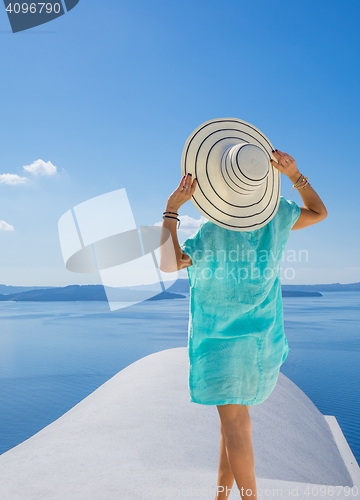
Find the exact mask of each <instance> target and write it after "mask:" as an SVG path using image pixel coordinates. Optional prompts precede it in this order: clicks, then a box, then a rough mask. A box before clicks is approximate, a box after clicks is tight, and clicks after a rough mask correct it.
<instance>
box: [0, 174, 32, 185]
mask: <svg viewBox="0 0 360 500" xmlns="http://www.w3.org/2000/svg"><path fill="white" fill-rule="evenodd" d="M24 182H27V178H26V177H20V176H19V175H17V174H0V183H1V184H10V185H12V186H14V185H15V184H24Z"/></svg>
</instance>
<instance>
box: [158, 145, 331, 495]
mask: <svg viewBox="0 0 360 500" xmlns="http://www.w3.org/2000/svg"><path fill="white" fill-rule="evenodd" d="M271 153H272V155H273V157H274V158H271V159H270V160H269V162H270V164H271V165H272V166H273V167H274V168H275V169H277V170H278V171H279V172H280V173H282V174H284V175H286V176H287V177H288V178H289V179H290V181H291V182H292V183H293V187H295V188H296V189H298V191H299V193H300V195H301V198H302V200H303V203H304V206H303V207H298V205H296V203H294V202H287V201H286V200H285V199H284V198H282V197H281V200H280V204H279V207H278V212H277V213H276V215H275V216H273V219H272V220H271V221H270V222H268V223H267V224H265V225H263V226H262V227H261V228H260V229H258V230H254V231H242V232H236V231H229V230H227V229H225V230H224V229H221V228H220V229H219V228H218V227H217V226H216V225H215V224H213V223H212V222H210V221H209V222H207V223H205V224H203V225H202V227H201V228H200V230H199V231H198V232H197V233H196V235H194V236H192V237H191V238H188V239H187V240H186V242H184V244H182V245H181V246H180V245H179V242H178V239H177V231H176V228H177V222H176V221H177V215H178V210H179V208H180V207H181V206H182V205H183V204H184V203H186V201H188V200H190V199H191V197H192V196H193V195H194V193H195V192H196V188H197V179H192V176H191V174H187V175H186V176H184V177H183V178H182V179H181V181H180V183H179V186H178V187H177V189H176V190H175V191H174V192H173V193H172V194H171V195H170V196H169V198H168V200H167V204H166V209H165V212H164V219H163V232H162V237H161V242H160V243H161V245H162V244H163V243H164V242H165V241H166V240H167V239H168V238H167V236H166V234H169V233H170V234H171V239H172V243H173V245H174V247H173V249H174V251H175V256H173V257H172V256H171V255H170V252H169V251H165V247H166V245H164V247H163V248H161V247H160V261H161V263H160V269H161V270H162V271H165V272H174V271H176V270H180V269H184V268H187V271H188V273H189V281H190V286H191V292H194V293H195V291H196V293H197V294H199V293H200V294H202V295H203V296H205V295H206V293H208V294H209V300H210V301H212V300H214V303H216V301H218V304H220V302H219V300H220V299H219V297H222V296H224V294H225V295H226V297H227V299H226V300H227V302H225V303H224V302H223V303H222V304H223V306H220V307H219V308H218V312H216V310H214V309H209V310H208V311H205V315H204V314H203V315H202V316H201V320H199V321H198V323H195V325H197V326H196V327H194V328H193V326H194V325H192V326H191V328H190V329H189V342H190V341H191V350H189V355H190V365H191V363H192V358H191V356H194V358H193V359H194V360H195V359H196V361H197V362H198V363H199V366H200V360H204V359H205V358H206V360H207V362H208V364H206V365H204V368H203V371H201V370H200V372H199V373H200V375H199V376H198V378H196V380H195V379H194V377H195V374H192V375H191V377H192V379H191V380H192V382H191V383H190V390H191V395H192V398H191V401H192V402H197V403H200V404H216V406H217V409H218V412H219V416H220V459H219V470H218V483H217V496H216V498H215V500H223V499H227V498H228V496H229V494H230V492H231V488H232V487H233V484H234V480H235V482H236V485H237V487H238V488H239V490H240V494H241V496H242V498H253V499H255V500H256V499H257V490H256V479H255V464H254V454H253V448H252V437H251V434H252V427H251V419H250V414H249V409H250V406H251V404H259V403H261V402H262V401H263V400H265V399H266V398H267V397H268V396H269V394H270V393H271V391H272V390H273V388H274V386H275V384H276V379H277V376H278V371H279V368H280V365H281V364H282V363H283V362H284V360H285V358H286V356H287V353H288V351H289V348H288V347H287V343H286V337H285V336H284V334H283V318H282V310H281V307H280V306H279V304H280V302H279V301H281V288H280V281H279V279H278V278H279V276H278V274H277V275H276V277H275V278H274V277H273V276H272V277H270V276H269V274H271V273H269V270H270V271H271V269H272V268H273V269H275V270H276V272H278V268H279V256H277V257H276V259H273V261H272V262H271V263H270V264H269V262H267V263H266V264H267V267H266V269H267V270H268V273H267V277H266V278H264V276H265V273H264V274H263V275H262V276H261V277H260V278H259V279H260V280H262V282H260V281H258V282H257V283H258V284H257V285H256V280H257V277H256V276H255V278H251V277H250V276H249V275H247V277H245V278H244V279H243V281H242V282H239V281H238V282H237V284H236V286H234V287H233V289H234V290H240V291H241V290H242V289H245V288H246V286H245V285H249V286H250V288H249V289H248V291H247V294H246V295H244V294H243V296H242V297H243V299H241V300H242V301H243V303H241V304H240V303H239V302H237V303H236V310H238V309H239V307H240V305H241V306H242V307H243V306H244V307H245V306H246V308H247V309H244V310H246V311H247V313H246V314H243V315H242V317H244V318H245V317H246V318H247V319H246V320H247V321H248V318H249V315H250V320H249V325H254V331H253V333H254V334H253V335H251V332H250V334H246V335H242V334H243V333H244V332H245V331H246V328H245V326H244V325H245V323H236V322H234V321H233V322H232V323H231V322H230V316H229V310H230V311H232V307H233V304H232V303H231V297H232V295H231V294H232V292H233V291H232V290H231V286H229V283H230V282H229V281H227V282H226V286H227V288H224V287H223V288H221V287H222V286H223V282H220V276H221V273H218V274H214V273H213V274H212V275H211V279H208V280H207V281H206V276H207V275H210V267H209V266H207V267H206V265H205V263H204V260H205V257H204V252H203V259H202V261H201V260H200V259H199V258H198V255H197V254H196V251H198V250H199V248H201V249H202V251H206V250H209V248H211V249H212V251H213V254H214V252H215V251H216V250H217V249H218V248H217V247H220V246H221V242H220V240H221V239H222V238H225V237H226V238H228V237H229V238H230V237H231V238H232V239H231V240H229V241H231V242H232V244H233V243H234V242H235V241H241V242H243V245H244V246H246V245H248V246H249V248H250V247H251V245H253V246H254V245H255V246H254V248H256V249H257V251H258V253H259V252H264V251H266V248H265V247H266V246H269V241H272V243H271V244H270V245H276V241H275V240H274V237H275V238H278V239H279V240H280V239H281V238H282V241H283V242H285V243H284V244H286V241H287V237H288V232H289V231H290V230H297V229H302V228H305V227H307V226H310V225H313V224H316V223H318V222H320V221H322V220H324V219H325V218H326V216H327V210H326V208H325V206H324V204H323V202H322V201H321V199H320V197H319V196H318V194H317V193H316V192H315V190H314V189H313V188H312V187H311V185H310V184H309V182H308V178H307V177H304V176H302V175H301V173H300V172H299V170H298V168H297V165H296V162H295V160H294V158H292V157H291V156H290V155H288V154H286V153H284V152H282V151H279V150H272V151H271ZM286 225H287V228H285V229H284V227H285V226H286ZM210 229H211V230H215V231H216V230H219V231H220V230H221V231H222V232H221V233H220V234H221V238H220V239H219V238H218V239H217V240H215V239H214V238H213V237H212V234H214V233H211V232H209V230H210ZM266 234H267V235H268V236H269V235H271V237H272V240H271V239H264V235H266ZM233 238H237V239H233ZM214 242H215V243H214ZM283 246H284V245H283ZM186 250H188V252H189V253H188V254H187V253H186ZM267 250H271V248H267ZM189 254H191V256H190V255H189ZM282 254H283V248H282V251H281V252H280V257H281V255H282ZM258 257H259V256H258ZM209 260H211V259H209ZM213 260H214V259H213ZM259 260H261V259H259ZM240 261H241V267H240V266H239V265H238V270H239V269H240V271H241V270H244V269H245V267H244V264H246V265H247V264H249V263H248V262H245V261H246V257H245V258H244V257H243V256H242V257H241V258H240ZM223 263H224V262H223V261H222V260H221V258H220V257H216V258H215V263H214V262H212V264H211V266H212V267H211V269H212V271H214V270H215V273H216V268H217V269H218V270H219V266H220V265H221V264H223ZM201 266H202V267H201ZM249 266H250V264H249ZM193 268H197V269H198V270H200V269H201V273H199V272H198V274H197V275H196V273H195V270H196V269H195V270H194V269H193ZM249 268H250V267H249ZM263 269H265V267H264V268H263ZM190 270H191V271H190ZM204 270H205V271H206V270H207V272H205V273H204ZM239 274H241V273H239ZM215 275H216V278H215ZM217 278H219V279H217ZM215 282H216V283H215ZM194 283H196V286H194ZM214 283H215V285H214ZM275 283H277V286H274V284H275ZM268 284H269V285H268ZM214 286H215V288H214ZM212 287H213V288H212ZM216 287H218V290H219V292H218V293H217V294H216V295H217V297H216V300H215V299H212V296H213V295H214V290H216ZM256 287H257V288H256ZM249 290H250V292H249ZM251 290H253V291H254V292H253V294H252V292H251ZM259 290H261V291H264V290H265V292H264V293H263V295H262V296H261V301H258V302H256V297H255V296H256V294H257V293H259V294H260V292H259ZM273 290H275V292H274V294H275V295H274V296H273V302H272V304H277V305H276V307H277V308H276V307H275V306H274V307H275V308H274V307H272V308H271V307H268V310H269V311H271V313H270V315H271V314H274V315H277V320H276V321H277V325H278V326H277V328H274V324H275V323H276V322H274V320H273V319H272V318H271V317H269V318H268V320H269V321H268V324H270V323H271V325H272V327H271V328H270V327H264V330H263V331H261V328H260V327H259V323H256V321H255V320H256V317H255V315H253V316H251V315H252V314H253V311H255V309H256V311H257V312H258V316H257V321H258V320H259V319H260V320H261V315H263V316H264V317H265V316H266V314H269V313H267V309H266V307H267V306H269V304H270V302H269V303H267V302H266V299H265V300H263V298H264V297H265V296H266V294H268V293H269V294H271V293H273V292H272V291H273ZM269 291H270V292H269ZM276 294H277V295H276ZM210 295H211V297H210ZM198 296H199V295H198ZM229 297H230V299H229ZM254 297H255V298H254ZM205 303H206V302H205V301H204V302H203V304H202V306H201V309H202V311H201V312H202V313H203V312H204V311H203V309H204V307H205ZM245 303H246V304H245ZM254 304H257V306H256V308H255V307H253V309H251V308H252V305H254ZM197 307H198V306H197V305H196V302H194V303H192V305H191V307H190V316H191V315H193V316H194V317H195V316H196V314H200V312H199V313H197V310H196V308H197ZM209 311H214V312H213V313H210V312H209ZM194 313H195V314H194ZM224 318H225V319H224ZM215 319H216V321H215ZM211 321H213V325H214V332H216V334H214V336H212V331H211V329H209V325H211V324H212V323H211ZM190 322H191V321H190ZM204 322H205V323H206V322H208V325H207V327H208V329H207V332H210V333H209V334H208V338H203V339H202V344H200V343H197V344H196V336H197V334H198V332H200V331H201V328H202V324H203V323H204ZM219 322H220V324H221V327H218V325H219ZM230 323H231V324H232V326H233V325H236V328H237V330H236V328H235V330H234V328H233V329H232V330H226V329H227V328H228V324H230ZM239 325H242V326H241V327H240V326H239ZM250 327H251V326H250ZM266 328H267V329H266ZM236 331H237V332H238V333H239V336H238V337H237V338H236V340H235V339H234V337H233V334H234V332H236ZM224 332H227V334H226V335H224ZM264 332H265V333H266V335H265V333H264ZM199 335H200V334H199ZM220 337H221V342H222V343H220V344H219V343H217V344H216V343H215V342H216V341H218V340H220ZM264 339H266V340H265V341H264ZM263 342H267V344H266V345H265V344H264V343H263ZM235 344H236V345H239V346H240V350H239V349H238V350H236V351H234V346H235ZM212 346H213V347H212ZM219 346H220V347H219ZM258 346H261V348H262V351H261V352H266V349H268V351H267V352H268V353H271V356H273V358H272V357H271V356H270V355H267V357H264V358H263V361H262V363H263V364H262V365H261V368H262V370H261V375H262V376H261V377H260V378H259V377H258V376H257V375H258V373H257V372H256V373H255V371H254V373H253V372H252V371H251V370H254V369H255V368H254V367H255V364H254V363H253V362H252V356H253V355H254V353H255V354H256V353H259V349H258ZM200 347H201V352H200V350H199V349H200ZM275 347H276V349H275ZM257 349H258V351H257ZM271 349H273V350H271ZM275 350H276V352H277V354H276V356H277V358H276V361H275V362H274V363H272V364H271V363H270V360H271V359H275V358H274V353H275ZM234 352H236V355H233V353H234ZM196 353H197V355H198V356H197V358H196V357H195V354H196ZM229 355H231V356H232V357H231V358H230V357H229ZM210 356H212V362H213V364H212V365H211V363H210V361H209V360H210ZM254 359H255V358H254ZM256 359H257V360H258V358H256ZM267 362H268V364H266V363H267ZM229 366H230V368H229ZM209 367H210V368H209ZM239 367H240V368H239ZM196 369H197V370H198V368H196ZM209 370H210V371H209ZM211 370H212V371H211ZM231 370H232V371H231ZM234 370H242V372H240V371H237V372H236V377H235V378H234V380H235V379H236V383H237V385H236V386H235V385H234V384H233V382H232V375H233V373H234ZM249 374H250V375H251V376H250V375H249ZM256 377H257V378H256ZM219 381H220V382H219ZM260 382H261V383H260ZM211 384H213V385H211ZM259 384H260V385H259ZM260 386H261V387H260ZM234 387H237V388H239V391H240V392H237V393H236V394H235V392H231V391H235V389H234ZM216 388H217V389H218V393H216ZM210 389H211V390H210ZM214 389H215V391H214ZM236 390H237V389H236ZM252 390H253V392H252ZM245 393H246V395H245ZM232 396H234V397H232ZM235 396H236V397H235ZM240 396H241V398H240ZM229 401H233V402H230V403H229ZM239 401H242V402H243V401H245V402H247V403H248V404H240V403H239ZM217 403H220V404H217Z"/></svg>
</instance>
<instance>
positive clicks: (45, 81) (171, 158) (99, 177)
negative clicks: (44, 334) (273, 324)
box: [0, 0, 360, 286]
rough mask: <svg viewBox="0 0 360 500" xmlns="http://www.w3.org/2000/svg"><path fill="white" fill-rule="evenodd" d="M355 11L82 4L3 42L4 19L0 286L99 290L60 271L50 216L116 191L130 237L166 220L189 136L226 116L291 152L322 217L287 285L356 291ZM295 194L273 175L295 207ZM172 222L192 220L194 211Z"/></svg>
mask: <svg viewBox="0 0 360 500" xmlns="http://www.w3.org/2000/svg"><path fill="white" fill-rule="evenodd" d="M344 7H346V8H344ZM359 14H360V6H359V3H358V2H357V1H351V0H347V1H346V2H343V3H340V2H338V1H336V2H335V1H331V0H330V1H329V0H327V1H325V0H317V1H316V2H314V1H308V0H304V1H301V2H294V1H289V0H286V1H282V0H273V1H271V2H270V1H268V0H266V1H263V0H254V1H251V2H245V1H242V0H225V1H221V2H219V1H216V2H215V1H211V0H206V1H203V0H191V1H188V0H185V1H182V2H172V1H170V2H169V1H168V0H167V1H165V0H159V1H157V0H155V1H152V2H148V1H138V0H132V1H131V2H130V1H126V2H125V1H121V0H116V1H115V0H109V1H107V2H96V1H94V0H80V2H79V4H78V6H77V7H76V8H74V9H73V10H72V11H71V12H69V13H67V14H66V15H64V16H62V17H60V18H58V19H56V20H54V21H52V22H51V23H48V24H45V25H42V26H40V27H38V28H34V29H32V30H28V31H26V32H22V33H17V34H12V33H11V31H10V25H9V21H8V19H7V16H6V13H5V9H2V10H1V9H0V49H1V50H0V66H1V73H2V78H1V80H0V99H1V106H0V108H1V118H2V127H1V149H0V176H1V177H0V180H1V182H0V221H2V222H1V223H0V255H1V261H0V283H4V284H7V285H27V286H29V285H56V286H65V285H68V284H76V283H78V284H86V283H89V284H92V283H101V280H100V277H99V275H97V274H76V273H71V272H70V271H67V270H66V268H65V266H64V262H63V258H62V254H61V249H60V244H59V236H58V226H57V224H58V220H59V218H60V217H61V216H62V215H63V214H64V213H65V212H66V211H67V210H69V209H71V208H72V207H74V206H75V205H78V204H79V203H82V202H84V201H86V200H89V199H91V198H93V197H95V196H99V195H102V194H104V193H107V192H110V191H113V190H115V189H121V188H125V189H126V192H127V195H128V198H129V201H130V203H131V208H132V211H133V214H134V218H135V221H136V223H137V225H138V226H140V225H152V224H155V223H157V222H161V221H162V212H163V211H164V210H165V204H166V200H167V198H168V196H169V195H170V194H171V192H172V191H173V190H174V189H175V188H176V187H177V185H178V183H179V181H180V178H181V170H180V160H181V153H182V149H183V146H184V143H185V141H186V139H187V137H188V136H189V135H190V133H191V132H192V131H193V130H194V129H195V128H196V127H197V126H198V125H200V124H201V123H203V122H204V121H206V120H210V119H212V118H221V117H236V118H240V119H242V120H245V121H247V122H249V123H251V124H253V125H255V126H256V127H257V128H259V129H260V130H261V131H262V132H263V133H264V134H265V135H266V136H267V137H268V138H269V139H270V141H271V142H272V144H273V145H274V146H275V147H276V148H278V149H280V150H282V151H285V152H287V153H289V154H291V155H292V156H293V157H294V158H295V159H296V161H297V165H298V168H299V170H300V171H301V172H302V173H304V174H305V175H307V176H308V177H309V181H310V182H311V184H312V186H313V187H314V189H315V190H316V191H317V192H318V194H319V195H320V197H321V198H322V200H323V201H324V203H325V205H326V207H327V209H328V217H327V219H325V220H324V221H322V222H321V223H319V224H316V225H314V226H311V227H308V228H305V229H302V230H299V231H293V232H292V233H291V236H290V240H289V243H288V247H287V248H288V250H294V251H295V253H296V254H297V255H299V251H300V250H305V251H307V255H308V259H307V261H306V259H305V258H304V257H302V260H301V259H300V256H299V258H298V259H297V262H291V263H286V262H284V266H290V267H291V268H294V269H295V271H296V273H295V275H294V277H293V279H292V280H290V281H284V283H285V282H287V283H294V284H295V283H296V284H299V283H305V284H306V283H333V282H340V283H350V282H356V281H360V265H359V262H358V255H359V245H360V237H359V227H360V220H359V219H360V216H359V210H358V207H357V200H358V199H359V195H358V193H359V186H360V174H359V172H360V160H359V154H358V136H359V132H360V130H359V116H360V110H359V107H360V99H359V83H358V82H359V81H360V74H359V73H360V71H359V55H358V54H359V48H360V34H359V29H358V20H359ZM38 160H41V162H39V163H36V162H37V161H38ZM48 162H50V163H48ZM25 166H27V167H28V169H24V167H25ZM29 166H30V167H29ZM52 166H54V167H56V171H54V169H53V167H52ZM36 172H43V174H41V173H40V174H36ZM44 172H47V175H45V174H44ZM52 172H55V173H52ZM6 174H10V176H9V175H6ZM14 175H15V176H18V177H19V178H25V179H26V180H23V181H21V179H19V178H18V177H14ZM10 182H13V184H10ZM14 182H16V183H15V184H14ZM290 188H291V183H290V181H289V180H288V179H287V178H286V177H285V176H282V195H283V196H284V197H285V198H286V199H293V200H294V201H296V202H297V203H298V204H299V205H300V206H301V205H302V201H301V198H300V195H299V193H298V192H294V193H293V196H292V198H291V197H290ZM180 215H181V216H185V215H187V216H189V217H190V218H193V219H196V220H199V219H200V217H201V214H200V213H199V212H198V210H197V209H196V208H195V207H194V205H193V204H192V203H191V202H190V201H189V202H187V203H186V204H185V205H183V206H182V207H181V209H180ZM186 220H189V219H184V224H182V227H183V228H184V229H186V228H187V231H185V230H179V232H178V236H179V241H180V243H181V242H182V241H184V240H185V239H186V238H187V237H188V236H189V235H190V234H192V232H194V230H193V229H191V226H190V227H187V224H186ZM190 222H191V219H190ZM11 227H13V230H6V229H11ZM180 229H181V228H180ZM301 255H302V256H304V255H305V254H304V252H303V253H302V254H301ZM182 276H183V277H186V276H187V275H186V272H185V274H183V275H182Z"/></svg>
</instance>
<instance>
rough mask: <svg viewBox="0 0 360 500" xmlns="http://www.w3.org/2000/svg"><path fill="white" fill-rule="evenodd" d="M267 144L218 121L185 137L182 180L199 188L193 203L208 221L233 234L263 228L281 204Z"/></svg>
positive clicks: (238, 125)
mask: <svg viewBox="0 0 360 500" xmlns="http://www.w3.org/2000/svg"><path fill="white" fill-rule="evenodd" d="M273 149H274V148H273V146H272V145H271V143H270V141H269V139H267V138H266V137H265V135H264V134H263V133H262V132H260V130H258V129H257V128H256V127H254V126H253V125H250V123H247V122H244V121H243V120H239V119H238V118H218V119H214V120H209V121H207V122H205V123H203V124H202V125H200V126H199V127H198V128H197V129H196V130H194V132H193V133H192V134H191V135H190V137H188V139H187V141H186V144H185V147H184V150H183V154H182V159H181V172H182V175H186V174H187V173H190V174H192V178H193V179H194V178H195V177H196V179H197V186H196V189H195V193H194V194H193V196H192V197H191V201H192V202H193V204H194V205H195V207H196V208H197V209H198V210H199V211H200V212H201V213H202V214H203V215H204V217H206V218H207V219H209V220H210V221H212V222H213V223H214V224H217V225H218V226H221V227H224V228H226V229H230V230H233V231H253V230H254V229H259V228H260V227H263V226H265V225H266V224H267V223H268V222H269V221H270V220H271V219H272V218H273V217H274V215H275V214H276V211H277V209H278V206H279V202H280V176H281V174H280V172H279V171H278V170H277V169H276V168H275V167H273V166H272V165H271V163H270V161H269V160H270V158H271V157H272V155H271V151H273Z"/></svg>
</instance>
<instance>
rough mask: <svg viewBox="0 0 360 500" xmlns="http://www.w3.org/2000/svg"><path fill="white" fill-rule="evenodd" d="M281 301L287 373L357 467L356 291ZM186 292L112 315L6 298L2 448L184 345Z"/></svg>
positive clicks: (0, 317)
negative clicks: (337, 431)
mask: <svg viewBox="0 0 360 500" xmlns="http://www.w3.org/2000/svg"><path fill="white" fill-rule="evenodd" d="M322 294H323V296H322V297H284V298H283V306H284V325H285V333H286V337H287V340H288V344H289V347H290V352H289V355H288V357H287V359H286V360H285V362H284V364H283V365H282V367H281V372H282V373H284V374H285V375H286V376H287V377H288V378H290V379H291V380H292V381H293V382H294V383H295V384H296V385H298V386H299V387H300V389H302V390H303V391H304V392H305V394H306V395H307V396H308V397H309V398H310V399H311V400H312V402H313V403H314V404H315V405H316V406H317V408H318V409H319V410H320V412H321V413H322V414H324V415H334V416H335V417H336V419H337V421H338V423H339V425H340V427H341V429H342V431H343V433H344V435H345V438H346V439H347V442H348V443H349V446H350V447H351V449H352V452H353V454H354V456H355V458H356V460H357V462H358V463H360V422H359V415H360V292H322ZM188 315H189V295H188V294H186V295H185V298H183V299H171V300H158V301H155V300H151V301H144V302H141V303H139V304H135V305H131V306H128V307H125V308H123V309H118V310H116V311H112V312H111V311H110V309H109V305H108V303H107V302H0V325H1V327H0V454H2V453H5V452H6V451H8V450H10V449H11V448H13V447H14V446H16V445H18V444H20V443H21V442H23V441H24V440H26V439H28V438H30V437H31V436H32V435H34V434H36V433H37V432H39V431H40V430H41V429H42V428H44V427H45V426H47V425H49V424H50V423H51V422H53V421H54V420H56V419H57V418H59V417H60V416H61V415H63V414H64V413H66V412H67V411H68V410H69V409H70V408H72V407H73V406H75V405H76V404H77V403H78V402H80V401H81V400H82V399H84V398H85V397H86V396H88V395H89V394H90V393H92V392H93V391H95V390H96V389H97V388H98V387H99V386H100V385H102V384H103V383H104V382H106V381H107V380H109V379H110V378H111V377H113V376H114V375H115V374H116V373H118V372H119V371H120V370H122V369H123V368H125V367H126V366H128V365H129V364H131V363H133V362H135V361H137V360H138V359H140V358H142V357H144V356H147V355H149V354H152V353H155V352H158V351H162V350H165V349H171V348H174V347H185V346H186V345H187V328H188V319H189V316H188Z"/></svg>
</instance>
